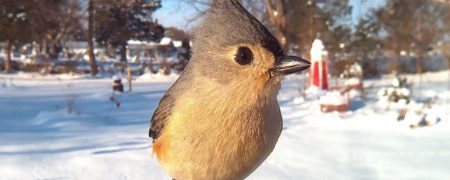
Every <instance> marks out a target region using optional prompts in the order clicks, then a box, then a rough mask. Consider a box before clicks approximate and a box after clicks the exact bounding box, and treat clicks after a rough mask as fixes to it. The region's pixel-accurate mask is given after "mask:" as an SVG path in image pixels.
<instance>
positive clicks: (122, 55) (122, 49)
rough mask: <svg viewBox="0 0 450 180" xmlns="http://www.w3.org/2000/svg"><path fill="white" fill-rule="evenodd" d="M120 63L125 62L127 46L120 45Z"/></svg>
mask: <svg viewBox="0 0 450 180" xmlns="http://www.w3.org/2000/svg"><path fill="white" fill-rule="evenodd" d="M120 61H121V62H127V45H126V44H122V45H121V46H120Z"/></svg>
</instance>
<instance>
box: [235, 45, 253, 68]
mask: <svg viewBox="0 0 450 180" xmlns="http://www.w3.org/2000/svg"><path fill="white" fill-rule="evenodd" d="M234 60H235V61H236V62H237V63H238V64H240V65H247V64H250V63H251V62H252V61H253V53H252V51H251V50H250V49H249V48H248V47H240V48H239V49H238V50H237V52H236V57H235V58H234Z"/></svg>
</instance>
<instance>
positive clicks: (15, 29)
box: [0, 0, 34, 73]
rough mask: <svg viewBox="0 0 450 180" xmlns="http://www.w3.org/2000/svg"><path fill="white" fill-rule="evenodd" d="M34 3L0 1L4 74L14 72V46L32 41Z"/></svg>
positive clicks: (11, 0)
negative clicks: (31, 12)
mask: <svg viewBox="0 0 450 180" xmlns="http://www.w3.org/2000/svg"><path fill="white" fill-rule="evenodd" d="M32 8H34V4H33V2H29V1H27V0H2V1H0V41H4V42H5V43H4V47H3V49H4V67H5V68H4V72H6V73H9V72H11V71H12V61H11V52H12V47H13V44H17V43H20V42H26V41H30V39H31V37H32V36H31V34H32V33H31V29H32V27H31V25H32V24H31V20H30V18H31V17H30V13H29V12H30V10H31V9H32Z"/></svg>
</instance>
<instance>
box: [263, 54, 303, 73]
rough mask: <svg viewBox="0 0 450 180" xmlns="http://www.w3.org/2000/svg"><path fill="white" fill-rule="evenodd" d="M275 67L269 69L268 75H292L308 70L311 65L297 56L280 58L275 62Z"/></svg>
mask: <svg viewBox="0 0 450 180" xmlns="http://www.w3.org/2000/svg"><path fill="white" fill-rule="evenodd" d="M277 62H278V63H277V65H275V67H274V68H272V69H270V74H271V75H272V76H273V75H283V74H292V73H295V72H300V71H304V70H306V69H308V68H309V66H310V65H311V63H310V62H309V61H307V60H304V59H303V58H300V57H297V56H287V55H284V56H281V57H279V59H278V60H277Z"/></svg>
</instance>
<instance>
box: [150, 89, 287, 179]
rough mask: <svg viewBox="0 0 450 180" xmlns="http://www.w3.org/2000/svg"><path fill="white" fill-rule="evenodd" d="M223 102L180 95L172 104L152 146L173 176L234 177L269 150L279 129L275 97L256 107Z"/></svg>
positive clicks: (248, 169) (244, 172)
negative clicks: (173, 105) (162, 129)
mask: <svg viewBox="0 0 450 180" xmlns="http://www.w3.org/2000/svg"><path fill="white" fill-rule="evenodd" d="M226 101H227V100H226V99H220V98H218V97H216V98H214V99H210V100H209V101H199V100H198V97H185V98H184V99H179V101H178V102H177V103H176V106H175V107H174V109H175V111H174V112H173V113H172V115H171V117H170V118H169V121H168V124H167V126H166V127H165V130H164V131H163V133H162V135H161V137H160V138H159V139H158V140H157V141H156V142H155V145H157V146H154V150H155V147H157V149H156V150H158V153H159V154H158V158H159V160H160V162H161V163H162V164H163V166H164V167H165V169H166V170H167V171H168V172H169V173H170V174H171V175H172V176H173V177H174V178H176V177H180V178H181V179H186V178H208V179H209V178H213V179H217V178H218V177H219V178H218V179H230V178H231V179H236V178H238V179H240V178H243V177H246V176H247V175H249V174H250V173H251V172H253V171H254V170H255V169H256V168H257V167H258V166H259V165H260V164H261V163H262V162H263V161H264V160H265V159H266V158H267V156H268V155H269V154H270V153H271V152H272V150H273V148H274V147H275V144H276V142H277V140H278V137H279V135H280V133H281V128H282V121H281V113H280V110H279V106H278V103H277V101H276V97H274V98H273V99H265V100H264V101H266V102H263V103H261V104H260V103H257V102H259V101H254V102H251V101H249V100H248V99H247V101H245V100H243V101H238V102H234V103H229V102H226ZM220 177H222V178H220Z"/></svg>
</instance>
